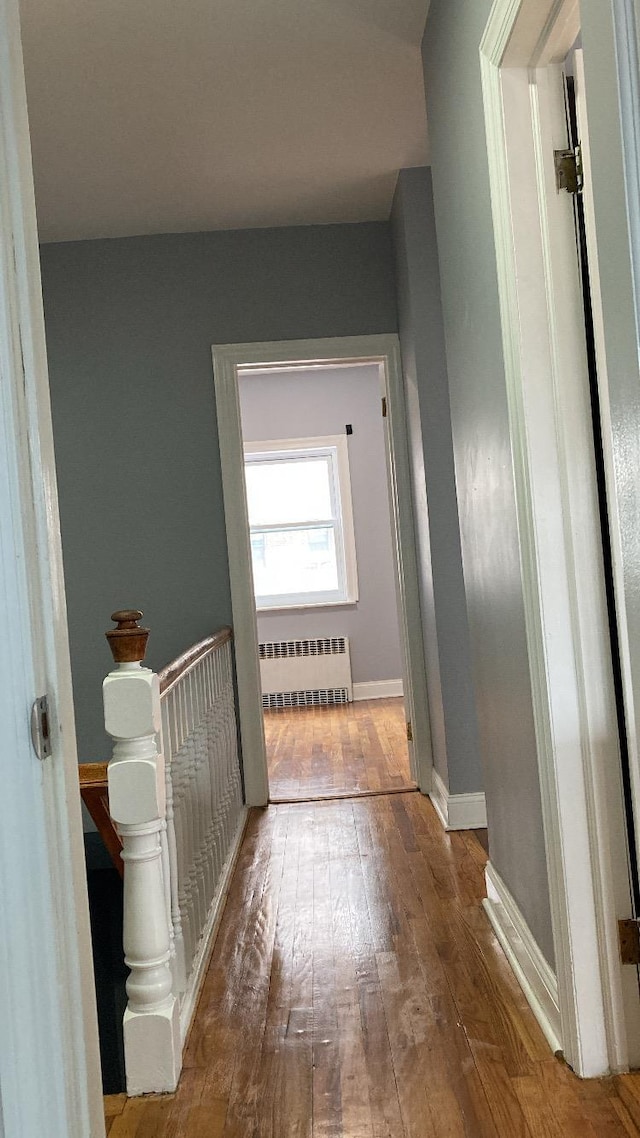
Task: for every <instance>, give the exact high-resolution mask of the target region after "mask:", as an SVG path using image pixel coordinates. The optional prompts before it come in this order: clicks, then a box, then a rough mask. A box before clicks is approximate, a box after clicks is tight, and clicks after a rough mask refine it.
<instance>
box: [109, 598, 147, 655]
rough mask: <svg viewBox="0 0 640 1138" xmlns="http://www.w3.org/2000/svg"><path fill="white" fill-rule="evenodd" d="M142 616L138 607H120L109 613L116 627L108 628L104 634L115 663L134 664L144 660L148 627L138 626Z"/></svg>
mask: <svg viewBox="0 0 640 1138" xmlns="http://www.w3.org/2000/svg"><path fill="white" fill-rule="evenodd" d="M142 616H143V614H142V613H141V612H140V610H139V609H121V610H119V611H118V612H112V613H111V619H112V620H114V621H115V622H116V624H117V625H118V627H117V628H110V629H109V631H108V632H105V636H106V638H107V640H108V641H109V647H110V649H111V652H112V654H113V658H114V660H115V662H116V664H134V663H136V662H141V661H142V660H144V654H145V652H146V649H147V640H148V639H149V629H148V628H139V627H138V621H139V620H142Z"/></svg>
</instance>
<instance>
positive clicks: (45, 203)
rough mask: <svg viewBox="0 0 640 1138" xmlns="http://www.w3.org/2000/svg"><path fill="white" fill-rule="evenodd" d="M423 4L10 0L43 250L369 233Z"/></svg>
mask: <svg viewBox="0 0 640 1138" xmlns="http://www.w3.org/2000/svg"><path fill="white" fill-rule="evenodd" d="M428 3H429V0H23V3H22V22H23V43H24V55H25V68H26V76H27V95H28V100H29V116H30V123H31V135H32V147H33V160H34V174H35V183H36V198H37V205H38V218H39V226H40V234H41V238H42V239H43V240H47V241H64V240H70V239H78V238H91V237H113V236H124V235H130V234H139V233H164V232H179V231H189V230H191V231H197V230H206V229H233V228H245V227H249V226H265V225H308V224H312V223H316V222H321V223H328V222H338V221H364V220H372V219H376V218H386V217H387V216H388V214H389V208H390V204H391V197H392V194H393V189H394V186H395V180H396V175H397V172H398V170H399V169H400V168H401V167H404V166H418V165H423V164H424V163H425V161H426V160H427V139H426V119H425V110H424V95H423V86H422V72H421V65H420V50H419V49H420V39H421V36H422V32H423V29H424V23H425V18H426V11H427V8H428Z"/></svg>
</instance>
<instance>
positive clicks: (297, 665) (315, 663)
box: [259, 636, 353, 708]
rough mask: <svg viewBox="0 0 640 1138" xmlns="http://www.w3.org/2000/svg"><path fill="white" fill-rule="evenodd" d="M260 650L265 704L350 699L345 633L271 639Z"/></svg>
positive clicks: (296, 704) (292, 704)
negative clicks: (340, 634) (295, 638)
mask: <svg viewBox="0 0 640 1138" xmlns="http://www.w3.org/2000/svg"><path fill="white" fill-rule="evenodd" d="M259 650H260V676H261V679H262V706H263V707H264V708H278V707H316V706H324V705H327V704H335V703H351V701H352V699H353V687H352V683H351V658H350V656H349V641H348V639H347V637H346V636H332V637H326V638H321V639H318V640H279V641H271V642H268V643H266V644H260V645H259Z"/></svg>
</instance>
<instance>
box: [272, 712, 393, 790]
mask: <svg viewBox="0 0 640 1138" xmlns="http://www.w3.org/2000/svg"><path fill="white" fill-rule="evenodd" d="M264 726H265V738H266V743H267V763H268V767H269V790H270V798H271V801H272V802H292V801H305V800H306V799H310V798H329V797H335V796H336V795H343V796H352V795H354V794H356V795H357V794H379V793H381V792H389V791H398V790H402V789H407V788H408V787H411V786H414V785H415V783H414V782H413V780H412V778H411V771H410V769H409V752H408V749H407V735H406V722H405V713H404V701H403V700H402V698H399V699H398V698H389V699H371V700H362V701H360V702H358V703H349V704H344V705H341V706H338V707H294V708H286V709H283V710H281V711H266V712H265V715H264Z"/></svg>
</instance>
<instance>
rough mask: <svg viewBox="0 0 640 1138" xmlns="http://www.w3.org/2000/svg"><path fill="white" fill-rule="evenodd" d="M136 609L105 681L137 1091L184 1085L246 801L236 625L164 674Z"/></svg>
mask: <svg viewBox="0 0 640 1138" xmlns="http://www.w3.org/2000/svg"><path fill="white" fill-rule="evenodd" d="M141 618H142V613H141V612H139V611H138V610H122V611H119V612H116V613H114V614H113V616H112V619H113V620H114V621H115V622H116V624H117V627H116V628H114V629H111V630H110V631H109V632H107V634H106V635H107V639H108V640H109V644H110V646H111V650H112V653H113V657H114V661H115V663H116V668H115V669H114V671H112V672H110V673H109V675H108V676H107V678H106V679H105V681H104V685H103V689H104V710H105V726H106V729H107V732H108V733H109V734H110V735H111V736H112V738H113V740H114V747H113V757H112V758H111V760H110V762H109V764H108V768H107V779H108V792H109V812H110V815H111V818H112V820H113V822H114V823H115V825H116V828H117V831H118V835H119V838H120V841H121V843H122V855H121V856H122V862H123V865H124V933H123V940H124V948H125V963H126V964H127V965H128V967H129V969H130V976H129V978H128V980H127V995H128V1006H127V1009H126V1011H125V1016H124V1024H123V1031H124V1049H125V1066H126V1077H127V1092H128V1094H130V1095H136V1094H143V1093H147V1092H150V1091H155V1092H162V1091H172V1090H175V1087H176V1085H177V1081H178V1078H179V1075H180V1070H181V1066H182V1046H183V1043H184V1040H185V1038H186V1035H187V1032H188V1029H189V1026H190V1023H191V1018H192V1015H193V1012H194V1009H195V1005H196V1002H197V997H198V993H199V990H200V986H201V984H202V981H203V979H204V974H205V971H206V966H207V963H208V958H209V955H210V952H211V948H212V945H213V940H214V937H215V932H216V928H217V923H218V921H219V918H220V915H221V913H222V909H223V906H224V901H225V898H226V892H227V889H228V886H229V881H230V877H231V873H232V869H233V864H234V861H235V856H236V854H237V851H238V849H239V845H240V841H241V837H242V833H243V830H244V823H245V820H246V814H247V811H246V807H245V806H244V805H243V796H242V783H241V773H240V761H239V757H238V746H237V729H236V718H235V698H234V687H233V670H232V656H231V640H232V636H231V630H230V629H227V628H225V629H222V630H221V631H220V632H218V633H216V634H215V635H213V636H210V637H207V639H205V640H203V641H201V642H200V643H199V644H196V645H194V646H193V647H192V648H190V649H189V650H188V651H187V652H185V653H184V654H183V655H182V656H180V657H179V658H178V659H177V660H174V661H173V663H172V664H170V665H168V666H167V667H166V668H164V669H163V670H162V671H161V672H160V673H159V675H156V674H155V673H154V672H152V671H151V670H150V669H149V668H145V667H143V664H142V661H143V660H144V654H145V649H146V642H147V638H148V635H149V632H148V630H147V629H143V628H140V627H139V625H138V621H139V620H140V619H141Z"/></svg>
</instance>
